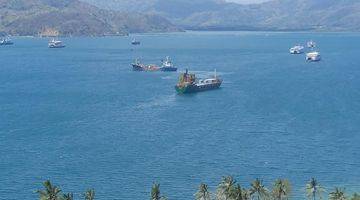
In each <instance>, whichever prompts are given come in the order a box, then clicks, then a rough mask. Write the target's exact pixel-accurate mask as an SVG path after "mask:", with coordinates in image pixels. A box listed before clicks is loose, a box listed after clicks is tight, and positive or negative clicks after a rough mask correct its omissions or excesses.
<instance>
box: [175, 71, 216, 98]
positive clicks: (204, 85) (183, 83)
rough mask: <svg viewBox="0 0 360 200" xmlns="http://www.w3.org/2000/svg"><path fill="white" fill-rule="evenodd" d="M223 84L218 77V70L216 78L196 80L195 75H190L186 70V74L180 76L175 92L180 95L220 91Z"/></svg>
mask: <svg viewBox="0 0 360 200" xmlns="http://www.w3.org/2000/svg"><path fill="white" fill-rule="evenodd" d="M221 84H222V80H221V79H220V78H218V77H217V75H216V70H215V75H214V77H212V78H207V79H196V76H195V74H189V73H188V70H186V72H185V73H182V74H181V75H180V78H179V82H178V84H176V86H175V90H176V91H177V92H178V93H179V94H187V93H195V92H203V91H207V90H214V89H218V88H220V86H221Z"/></svg>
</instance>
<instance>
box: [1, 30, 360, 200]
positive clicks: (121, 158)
mask: <svg viewBox="0 0 360 200" xmlns="http://www.w3.org/2000/svg"><path fill="white" fill-rule="evenodd" d="M136 38H138V39H139V40H140V41H141V42H142V44H141V46H138V47H132V46H131V45H130V44H129V43H130V41H131V38H129V37H104V38H64V39H63V41H64V42H65V43H66V45H67V47H66V48H65V49H48V48H47V39H39V38H14V42H15V45H14V46H8V47H1V48H0V58H1V60H0V152H1V154H0V199H7V200H12V199H14V200H15V199H16V200H18V199H23V200H31V199H36V198H37V194H36V193H35V191H36V190H37V189H41V187H42V186H41V183H42V182H43V181H44V180H47V179H50V180H52V182H53V183H54V184H56V185H59V186H61V188H62V189H63V191H64V192H74V193H75V197H76V198H77V199H79V198H81V197H80V194H81V193H82V192H83V191H85V190H86V189H87V188H95V190H96V195H97V198H98V199H108V200H109V199H148V198H149V192H150V189H151V185H152V183H153V182H159V183H161V191H162V193H163V194H164V195H166V196H168V197H169V199H192V198H193V194H194V193H195V192H196V189H197V187H198V185H199V184H200V183H201V182H205V183H207V184H209V186H210V188H211V189H212V190H215V187H216V185H217V184H218V182H219V181H220V179H221V177H222V176H225V175H233V176H235V177H236V179H237V180H238V182H239V183H241V184H242V186H244V187H249V183H250V181H252V180H253V179H255V178H261V179H263V180H264V183H265V184H266V185H267V186H268V187H269V188H271V182H272V181H274V180H275V179H276V178H288V179H290V181H291V183H292V186H293V196H294V197H295V198H297V199H303V198H304V193H305V192H304V188H305V184H306V182H307V181H308V180H309V179H310V178H311V177H316V178H317V179H318V181H319V182H320V183H321V184H322V185H323V186H325V187H326V189H327V190H328V191H329V190H331V188H333V187H335V186H340V187H346V188H347V191H349V192H350V191H359V190H360V185H359V184H360V134H359V132H360V78H359V77H360V65H359V63H360V56H359V55H360V48H359V44H360V34H359V33H267V32H187V33H176V34H146V35H137V36H136ZM310 39H313V40H314V41H316V42H317V43H318V46H319V50H320V51H321V53H322V56H323V60H322V61H321V62H319V63H307V62H305V55H290V54H289V53H288V49H289V48H290V47H291V46H293V45H295V44H297V43H306V41H308V40H310ZM165 56H171V57H172V59H173V62H174V63H175V64H176V65H177V66H178V67H179V68H180V69H181V70H184V69H185V68H189V69H190V70H191V71H193V72H196V73H197V74H198V75H199V76H203V77H206V76H208V75H210V74H212V73H213V70H214V69H217V71H218V73H219V74H220V75H221V76H222V78H223V79H224V84H223V86H222V88H221V89H219V90H215V91H209V92H204V93H198V94H193V95H188V96H184V95H177V94H176V93H175V90H174V85H175V84H176V82H177V79H178V73H162V72H154V73H144V72H133V71H132V70H131V68H130V65H129V64H130V63H131V62H132V60H133V58H135V57H141V58H142V60H143V62H146V63H155V64H159V63H160V60H161V59H162V58H164V57H165Z"/></svg>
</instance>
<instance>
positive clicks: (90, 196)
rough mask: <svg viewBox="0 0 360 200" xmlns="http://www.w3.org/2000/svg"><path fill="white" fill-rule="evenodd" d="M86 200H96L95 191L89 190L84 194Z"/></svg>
mask: <svg viewBox="0 0 360 200" xmlns="http://www.w3.org/2000/svg"><path fill="white" fill-rule="evenodd" d="M84 197H85V200H94V199H95V190H94V189H89V190H87V191H86V192H85V194H84Z"/></svg>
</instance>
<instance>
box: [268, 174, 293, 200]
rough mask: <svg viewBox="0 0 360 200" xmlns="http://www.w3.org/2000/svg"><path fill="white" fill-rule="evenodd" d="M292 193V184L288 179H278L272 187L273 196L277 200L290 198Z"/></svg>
mask: <svg viewBox="0 0 360 200" xmlns="http://www.w3.org/2000/svg"><path fill="white" fill-rule="evenodd" d="M290 194H291V186H290V182H289V181H288V180H282V179H278V180H276V181H275V183H274V185H273V189H272V196H273V198H274V199H275V200H283V199H288V198H289V196H290Z"/></svg>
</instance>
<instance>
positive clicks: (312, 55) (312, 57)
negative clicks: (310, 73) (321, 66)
mask: <svg viewBox="0 0 360 200" xmlns="http://www.w3.org/2000/svg"><path fill="white" fill-rule="evenodd" d="M306 60H307V61H310V62H318V61H320V60H321V55H320V52H318V51H312V52H309V53H307V54H306Z"/></svg>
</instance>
